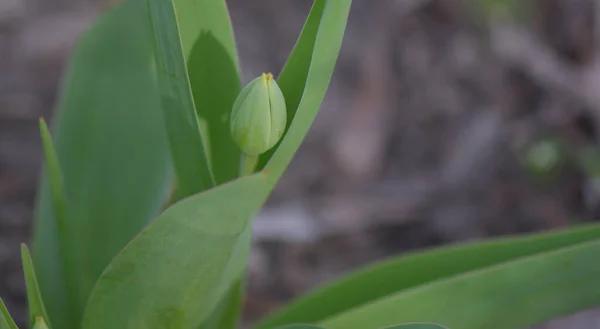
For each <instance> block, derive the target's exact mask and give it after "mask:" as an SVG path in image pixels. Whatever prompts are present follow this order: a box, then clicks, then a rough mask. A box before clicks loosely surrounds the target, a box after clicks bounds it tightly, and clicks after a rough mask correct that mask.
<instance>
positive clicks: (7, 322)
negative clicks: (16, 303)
mask: <svg viewBox="0 0 600 329" xmlns="http://www.w3.org/2000/svg"><path fill="white" fill-rule="evenodd" d="M0 329H19V328H18V327H17V324H16V323H15V321H14V320H13V318H12V317H11V316H10V314H9V313H8V310H7V309H6V305H4V302H3V301H2V298H0Z"/></svg>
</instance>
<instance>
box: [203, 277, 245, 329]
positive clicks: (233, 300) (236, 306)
mask: <svg viewBox="0 0 600 329" xmlns="http://www.w3.org/2000/svg"><path fill="white" fill-rule="evenodd" d="M242 282H243V280H242V279H238V280H237V281H236V282H234V283H233V285H232V286H231V287H230V288H229V291H228V292H227V295H225V296H224V297H223V298H222V299H221V300H220V302H219V304H218V305H217V307H216V309H215V310H214V311H213V312H212V313H211V314H210V316H209V318H208V319H207V320H206V321H204V323H202V325H201V326H200V327H199V328H198V329H228V328H229V329H235V328H237V327H238V322H239V318H240V315H241V313H242V307H243V303H242V301H243V296H244V291H243V290H244V285H243V284H242Z"/></svg>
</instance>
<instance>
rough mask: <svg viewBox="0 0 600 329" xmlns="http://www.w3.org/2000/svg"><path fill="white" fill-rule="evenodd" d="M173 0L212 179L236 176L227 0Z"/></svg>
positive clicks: (235, 70) (233, 58)
mask: <svg viewBox="0 0 600 329" xmlns="http://www.w3.org/2000/svg"><path fill="white" fill-rule="evenodd" d="M174 1H175V9H176V12H177V17H178V23H179V28H180V32H181V40H182V44H183V49H184V53H185V55H186V59H187V67H188V73H189V78H190V83H191V85H192V91H193V94H194V101H195V104H196V111H197V113H198V116H199V118H200V123H201V125H202V127H203V129H204V130H205V131H206V138H207V145H208V149H209V153H210V160H211V165H212V170H213V174H214V177H215V180H216V182H217V184H221V183H224V182H227V181H230V180H232V179H234V178H235V177H237V175H238V172H239V163H240V156H241V153H240V150H239V148H238V147H237V145H236V144H235V143H234V142H233V139H232V137H231V134H230V132H229V119H230V114H231V110H232V107H233V103H234V102H235V99H236V98H237V95H238V93H239V92H240V89H241V79H240V74H239V71H240V69H239V64H238V58H237V50H236V46H235V40H234V37H233V29H232V26H231V21H230V18H229V13H228V11H227V5H226V2H225V1H224V0H213V1H206V0H174ZM195 8H202V10H195Z"/></svg>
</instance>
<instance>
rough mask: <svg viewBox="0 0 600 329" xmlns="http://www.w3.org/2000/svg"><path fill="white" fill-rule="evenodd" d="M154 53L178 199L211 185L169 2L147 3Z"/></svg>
mask: <svg viewBox="0 0 600 329" xmlns="http://www.w3.org/2000/svg"><path fill="white" fill-rule="evenodd" d="M148 5H149V10H150V21H151V24H152V31H153V38H154V44H155V53H156V66H157V73H158V85H159V89H160V96H161V101H162V107H163V111H164V116H165V122H166V125H167V133H168V135H169V140H170V146H171V156H172V157H173V161H174V164H175V169H176V172H177V179H178V180H177V182H178V185H177V188H178V194H177V197H176V199H180V198H183V197H186V196H189V195H192V194H194V193H198V192H200V191H203V190H206V189H208V188H210V187H213V186H214V185H215V182H214V177H213V174H212V172H211V168H210V164H209V153H208V150H207V149H206V142H205V140H206V139H207V137H206V134H205V132H203V131H202V130H201V129H200V122H199V120H198V116H197V114H196V106H195V104H194V99H193V95H192V90H191V86H190V82H189V79H188V72H187V68H186V65H185V57H184V54H183V51H182V48H181V47H182V46H181V42H180V39H179V30H178V26H177V16H176V13H175V8H174V7H173V6H174V4H173V2H172V1H170V0H168V1H161V0H153V1H149V2H148Z"/></svg>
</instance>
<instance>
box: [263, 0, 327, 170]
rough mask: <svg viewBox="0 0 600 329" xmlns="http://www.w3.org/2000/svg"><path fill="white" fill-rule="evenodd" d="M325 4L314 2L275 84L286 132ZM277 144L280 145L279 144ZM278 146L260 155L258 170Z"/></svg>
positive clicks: (298, 98)
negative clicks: (284, 112)
mask: <svg viewBox="0 0 600 329" xmlns="http://www.w3.org/2000/svg"><path fill="white" fill-rule="evenodd" d="M325 3H326V0H315V1H314V3H313V6H312V8H311V10H310V14H309V15H308V18H307V19H306V22H305V23H304V27H303V28H302V32H301V33H300V36H299V37H298V40H297V41H296V46H295V47H294V50H293V51H292V53H291V54H290V56H289V58H288V60H287V61H286V63H285V66H284V67H283V70H282V71H281V74H280V75H279V78H278V79H277V84H278V85H279V88H280V89H281V91H282V92H283V95H284V96H285V107H286V110H287V126H286V131H287V130H288V129H289V127H290V125H291V124H292V121H293V120H294V116H295V115H296V111H297V110H298V105H299V104H300V99H302V94H303V93H304V89H305V86H306V80H307V77H308V70H309V69H310V61H311V59H312V56H313V51H314V47H315V42H316V38H317V33H318V32H319V26H320V24H321V18H322V17H323V10H324V9H325ZM279 144H281V142H280V143H279ZM279 144H277V145H276V146H275V147H273V148H272V149H271V150H269V151H268V152H266V153H265V154H263V155H261V157H260V162H259V168H263V167H264V166H265V165H266V163H267V161H268V160H269V159H270V158H271V157H272V156H273V153H275V151H276V150H277V148H278V147H279Z"/></svg>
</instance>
